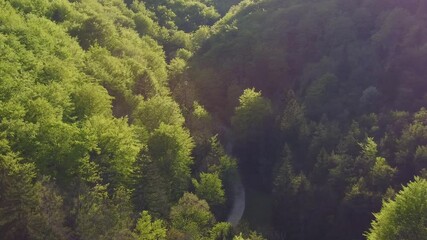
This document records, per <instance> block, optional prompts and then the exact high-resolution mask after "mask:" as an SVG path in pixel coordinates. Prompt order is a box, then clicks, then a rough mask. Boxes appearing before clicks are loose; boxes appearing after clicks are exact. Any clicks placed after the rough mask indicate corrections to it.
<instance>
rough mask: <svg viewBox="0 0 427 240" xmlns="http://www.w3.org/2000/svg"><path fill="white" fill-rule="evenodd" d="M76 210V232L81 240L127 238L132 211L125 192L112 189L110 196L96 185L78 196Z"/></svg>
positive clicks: (128, 197)
mask: <svg viewBox="0 0 427 240" xmlns="http://www.w3.org/2000/svg"><path fill="white" fill-rule="evenodd" d="M76 207H77V209H76V212H77V216H76V221H77V229H76V230H77V233H78V234H79V236H80V238H81V239H126V238H130V237H129V236H131V234H132V232H131V231H130V227H131V225H132V220H131V213H132V207H131V203H130V193H129V191H128V190H126V189H125V188H122V187H120V188H118V189H115V192H114V194H113V195H112V196H109V194H108V192H107V187H106V186H103V185H96V186H94V187H93V188H90V189H88V191H87V192H86V193H84V194H82V195H80V196H79V199H78V205H77V206H76Z"/></svg>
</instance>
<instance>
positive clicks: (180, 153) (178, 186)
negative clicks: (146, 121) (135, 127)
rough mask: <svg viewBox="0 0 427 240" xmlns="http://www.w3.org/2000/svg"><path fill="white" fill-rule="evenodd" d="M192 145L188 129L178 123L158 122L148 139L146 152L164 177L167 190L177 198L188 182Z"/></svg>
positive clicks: (172, 196)
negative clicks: (158, 124) (157, 126)
mask: <svg viewBox="0 0 427 240" xmlns="http://www.w3.org/2000/svg"><path fill="white" fill-rule="evenodd" d="M193 147H194V143H193V140H192V139H191V137H190V135H189V133H188V131H186V130H184V129H183V128H182V127H181V126H178V125H165V124H163V123H161V124H160V127H159V128H157V129H156V130H155V131H154V132H153V133H152V135H151V136H150V138H149V140H148V153H149V155H150V156H151V158H152V159H153V162H154V164H155V165H156V166H157V168H158V169H159V171H160V174H161V176H162V177H163V178H164V179H168V180H167V181H166V182H167V187H168V190H167V191H168V192H170V193H171V196H170V197H171V198H173V199H177V198H178V196H180V195H181V194H182V193H183V192H184V191H185V190H186V189H187V187H188V184H189V182H190V166H191V164H192V163H193V159H192V157H191V151H192V149H193Z"/></svg>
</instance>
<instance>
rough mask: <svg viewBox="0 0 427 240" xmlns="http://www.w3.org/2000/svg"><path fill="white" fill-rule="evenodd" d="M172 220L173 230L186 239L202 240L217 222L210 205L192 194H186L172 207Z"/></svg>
mask: <svg viewBox="0 0 427 240" xmlns="http://www.w3.org/2000/svg"><path fill="white" fill-rule="evenodd" d="M170 219H171V223H172V228H173V229H175V230H177V231H178V232H181V233H182V234H183V235H184V236H185V238H184V239H201V238H202V237H203V236H206V235H207V234H208V232H209V229H210V228H211V227H212V226H213V224H214V222H215V218H214V216H213V215H212V213H211V212H210V209H209V205H208V203H207V202H206V201H205V200H200V199H199V198H197V196H196V195H194V194H192V193H184V195H183V196H182V197H181V199H179V201H178V204H177V205H175V206H173V207H172V209H171V212H170Z"/></svg>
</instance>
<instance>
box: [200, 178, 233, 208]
mask: <svg viewBox="0 0 427 240" xmlns="http://www.w3.org/2000/svg"><path fill="white" fill-rule="evenodd" d="M193 185H194V187H195V189H196V195H197V196H198V197H199V198H201V199H204V200H206V201H207V202H208V203H209V205H210V206H214V205H219V204H222V203H224V201H225V198H224V189H223V187H222V182H221V179H220V178H219V177H218V174H217V173H201V174H200V181H197V180H196V179H193Z"/></svg>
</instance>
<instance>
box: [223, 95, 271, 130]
mask: <svg viewBox="0 0 427 240" xmlns="http://www.w3.org/2000/svg"><path fill="white" fill-rule="evenodd" d="M271 112H272V109H271V103H270V101H269V100H268V99H265V98H263V97H262V96H261V92H257V91H255V89H246V90H245V91H244V92H243V94H242V95H241V96H240V98H239V106H237V107H236V111H235V114H234V116H233V118H232V119H231V122H232V125H233V128H234V129H235V131H236V134H237V136H238V137H240V138H250V137H254V135H253V134H256V133H257V132H258V131H259V130H260V128H261V127H262V125H263V124H264V121H265V120H266V118H267V117H268V116H269V115H270V114H271Z"/></svg>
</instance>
